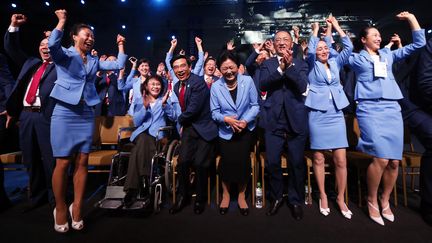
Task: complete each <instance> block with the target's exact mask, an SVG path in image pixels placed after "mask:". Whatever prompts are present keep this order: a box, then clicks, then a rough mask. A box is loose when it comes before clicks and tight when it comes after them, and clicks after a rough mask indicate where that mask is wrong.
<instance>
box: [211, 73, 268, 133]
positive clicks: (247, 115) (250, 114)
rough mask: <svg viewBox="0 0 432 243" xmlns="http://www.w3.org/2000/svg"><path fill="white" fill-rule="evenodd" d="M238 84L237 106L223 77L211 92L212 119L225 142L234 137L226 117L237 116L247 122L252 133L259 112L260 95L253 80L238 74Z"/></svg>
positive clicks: (213, 86)
mask: <svg viewBox="0 0 432 243" xmlns="http://www.w3.org/2000/svg"><path fill="white" fill-rule="evenodd" d="M237 82H238V83H237V98H236V102H235V104H234V101H233V99H232V97H231V94H230V92H229V90H228V88H227V86H226V81H225V79H224V78H223V77H222V78H220V79H219V80H218V81H216V83H214V84H213V85H212V87H211V90H210V93H211V95H210V109H211V112H212V117H213V120H215V121H216V123H217V124H218V126H219V137H221V138H223V139H225V140H230V139H231V137H232V136H233V131H232V129H231V127H230V126H229V125H227V124H226V123H225V122H224V117H225V116H236V117H237V118H236V119H237V120H245V121H246V122H247V124H248V126H247V128H248V129H249V131H252V130H253V129H254V128H255V118H256V116H257V115H258V112H259V105H258V94H257V91H256V88H255V84H254V82H253V80H252V78H251V77H249V76H244V75H241V74H238V75H237Z"/></svg>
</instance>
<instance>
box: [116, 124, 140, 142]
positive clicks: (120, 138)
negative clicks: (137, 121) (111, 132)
mask: <svg viewBox="0 0 432 243" xmlns="http://www.w3.org/2000/svg"><path fill="white" fill-rule="evenodd" d="M135 129H136V127H120V128H119V131H118V134H117V142H118V143H120V141H121V140H122V137H121V135H122V133H124V132H133V131H135Z"/></svg>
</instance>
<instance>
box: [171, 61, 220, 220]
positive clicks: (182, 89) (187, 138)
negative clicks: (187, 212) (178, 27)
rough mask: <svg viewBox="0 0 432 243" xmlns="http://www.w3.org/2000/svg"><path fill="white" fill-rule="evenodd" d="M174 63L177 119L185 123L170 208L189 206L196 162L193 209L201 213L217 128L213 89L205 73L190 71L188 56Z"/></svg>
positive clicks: (178, 209)
mask: <svg viewBox="0 0 432 243" xmlns="http://www.w3.org/2000/svg"><path fill="white" fill-rule="evenodd" d="M171 66H172V68H173V71H174V73H175V75H176V77H177V78H178V79H179V82H177V83H176V84H175V85H174V93H175V95H176V96H177V97H178V100H179V104H180V107H181V114H180V115H179V116H178V118H177V122H178V123H179V124H180V126H181V127H182V129H181V130H182V132H181V146H180V151H179V158H178V165H177V168H178V171H177V173H178V177H179V189H178V197H177V200H176V203H175V204H174V205H173V207H172V208H171V209H170V211H169V212H170V213H171V214H175V213H178V212H179V211H181V210H182V209H183V207H184V206H186V204H187V201H188V200H189V198H188V186H189V185H188V184H189V168H190V167H191V166H193V167H194V168H195V171H196V178H197V186H196V199H195V204H194V212H195V214H201V213H202V212H203V211H204V208H205V201H206V189H207V174H208V168H209V165H210V161H211V159H212V158H213V150H214V139H215V138H216V137H217V136H218V129H217V126H216V123H214V121H213V120H212V118H211V113H210V90H209V89H208V88H207V85H206V83H205V82H204V80H203V79H202V77H199V76H197V75H195V74H193V73H191V68H190V67H191V63H190V61H189V59H188V58H187V57H186V56H184V55H179V56H175V57H174V58H173V59H172V60H171Z"/></svg>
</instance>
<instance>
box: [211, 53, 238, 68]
mask: <svg viewBox="0 0 432 243" xmlns="http://www.w3.org/2000/svg"><path fill="white" fill-rule="evenodd" d="M228 59H230V60H231V61H233V62H234V63H235V64H236V65H237V67H240V59H239V57H238V55H237V53H236V52H234V51H229V50H224V51H222V52H221V53H220V54H219V57H218V60H217V62H216V65H217V66H218V67H220V66H221V64H222V63H223V62H225V61H226V60H228Z"/></svg>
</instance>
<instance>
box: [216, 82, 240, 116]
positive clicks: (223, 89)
mask: <svg viewBox="0 0 432 243" xmlns="http://www.w3.org/2000/svg"><path fill="white" fill-rule="evenodd" d="M219 85H220V90H221V93H222V96H223V97H224V99H225V100H226V101H227V102H228V104H229V105H230V106H231V107H232V108H233V109H234V110H237V109H236V105H235V104H234V101H233V99H232V97H231V94H230V92H229V90H228V88H227V86H226V83H225V79H224V78H222V82H220V83H219ZM237 92H238V90H237Z"/></svg>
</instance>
